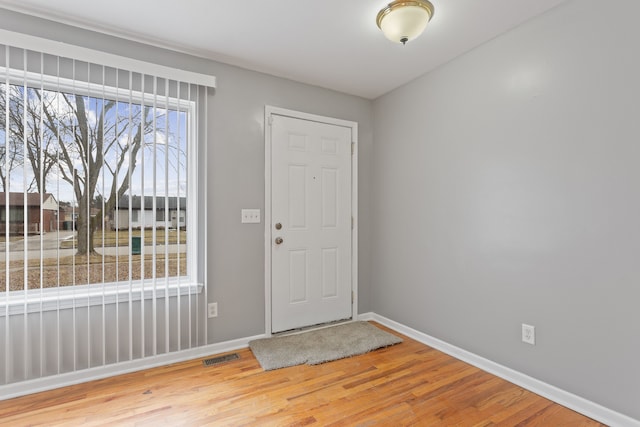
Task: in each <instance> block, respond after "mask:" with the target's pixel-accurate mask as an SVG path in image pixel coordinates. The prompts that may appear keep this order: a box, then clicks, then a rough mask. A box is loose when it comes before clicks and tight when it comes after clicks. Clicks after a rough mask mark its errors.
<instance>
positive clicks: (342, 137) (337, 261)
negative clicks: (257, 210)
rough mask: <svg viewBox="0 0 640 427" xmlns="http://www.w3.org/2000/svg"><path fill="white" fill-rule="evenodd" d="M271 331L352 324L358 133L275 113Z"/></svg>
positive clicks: (272, 162)
mask: <svg viewBox="0 0 640 427" xmlns="http://www.w3.org/2000/svg"><path fill="white" fill-rule="evenodd" d="M269 121H270V122H271V126H270V130H271V216H270V218H271V220H270V223H271V224H270V227H271V229H270V233H267V236H268V238H270V240H271V246H270V249H271V330H272V332H281V331H286V330H290V329H295V328H300V327H304V326H310V325H316V324H321V323H326V322H331V321H335V320H341V319H350V318H352V232H351V229H352V173H351V172H352V171H351V168H352V161H351V157H352V148H351V142H352V128H350V127H346V126H340V125H335V124H328V123H322V122H318V121H312V120H306V119H300V118H292V117H286V116H282V115H277V114H271V118H270V119H269Z"/></svg>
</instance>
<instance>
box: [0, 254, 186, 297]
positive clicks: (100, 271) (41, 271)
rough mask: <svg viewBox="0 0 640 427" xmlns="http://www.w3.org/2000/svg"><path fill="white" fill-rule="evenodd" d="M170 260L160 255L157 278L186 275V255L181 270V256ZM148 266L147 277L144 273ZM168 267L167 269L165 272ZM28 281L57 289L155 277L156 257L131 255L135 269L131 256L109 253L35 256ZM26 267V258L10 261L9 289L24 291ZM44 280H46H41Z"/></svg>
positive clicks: (2, 274) (2, 266)
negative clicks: (42, 259)
mask: <svg viewBox="0 0 640 427" xmlns="http://www.w3.org/2000/svg"><path fill="white" fill-rule="evenodd" d="M167 261H168V263H167V262H165V256H164V254H161V255H157V256H156V268H155V274H156V277H165V276H167V277H176V276H178V273H180V275H181V276H182V275H184V274H186V272H187V260H186V255H185V254H180V265H179V267H180V268H179V269H178V255H177V254H170V255H169V257H168V259H167ZM143 265H144V276H143V273H142V270H143ZM165 268H166V269H167V271H165ZM6 271H7V269H6V263H5V262H4V261H1V262H0V292H5V291H6V289H7V288H6V283H7V279H6ZM26 272H27V283H28V284H29V289H40V283H42V286H43V287H44V288H55V287H57V286H71V285H74V284H75V285H87V284H92V283H98V284H99V283H102V282H116V281H127V280H129V278H130V277H129V273H130V272H131V280H139V279H141V278H142V277H144V278H151V277H152V276H153V260H152V256H151V255H145V258H144V260H142V257H141V256H140V255H132V256H131V268H130V266H129V255H121V256H105V257H103V256H102V255H92V256H91V257H87V256H86V255H83V256H69V257H62V258H60V261H59V262H58V260H57V259H55V258H51V259H45V260H44V262H42V265H41V263H40V260H38V259H34V260H29V261H28V266H27V269H26ZM24 276H25V268H24V261H22V260H20V261H11V262H10V264H9V283H10V287H9V290H11V291H18V290H24V287H25V285H24V283H25V280H24ZM41 279H42V280H41Z"/></svg>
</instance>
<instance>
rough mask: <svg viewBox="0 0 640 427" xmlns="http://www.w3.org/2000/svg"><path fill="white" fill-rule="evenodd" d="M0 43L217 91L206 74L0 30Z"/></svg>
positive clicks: (212, 81)
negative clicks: (0, 41) (1, 41)
mask: <svg viewBox="0 0 640 427" xmlns="http://www.w3.org/2000/svg"><path fill="white" fill-rule="evenodd" d="M0 40H3V44H5V45H8V46H14V47H18V48H22V49H27V50H33V51H35V52H43V53H47V54H50V55H55V56H59V57H62V58H70V59H76V60H79V61H84V62H90V63H92V64H109V67H113V68H120V69H123V70H129V71H132V72H135V73H141V74H147V75H151V76H157V77H162V78H167V79H171V80H177V81H182V82H188V83H194V84H198V85H202V86H208V87H212V88H215V87H216V78H215V76H211V75H208V74H202V73H197V72H193V71H188V70H181V69H179V68H174V67H167V66H164V65H159V64H154V63H151V62H146V61H140V60H139V59H133V58H128V57H125V56H120V55H114V54H112V53H107V52H102V51H99V50H94V49H89V48H85V47H81V46H76V45H72V44H68V43H62V42H58V41H54V40H49V39H44V38H41V37H36V36H31V35H28V34H22V33H16V32H14V31H8V30H1V29H0Z"/></svg>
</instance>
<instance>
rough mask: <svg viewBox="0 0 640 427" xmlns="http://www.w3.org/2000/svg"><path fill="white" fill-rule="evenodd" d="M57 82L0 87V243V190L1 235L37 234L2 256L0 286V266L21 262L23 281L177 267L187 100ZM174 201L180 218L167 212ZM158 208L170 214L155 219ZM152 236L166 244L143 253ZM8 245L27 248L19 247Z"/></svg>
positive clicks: (117, 276) (119, 275)
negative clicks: (56, 85)
mask: <svg viewBox="0 0 640 427" xmlns="http://www.w3.org/2000/svg"><path fill="white" fill-rule="evenodd" d="M85 72H86V71H85ZM67 86H70V87H69V88H67ZM67 86H65V89H64V90H55V89H51V88H48V87H47V88H45V87H41V86H40V85H39V83H38V82H33V84H32V85H31V84H30V85H28V86H26V87H25V85H20V84H11V85H9V93H8V94H7V93H5V92H6V86H5V85H4V84H2V85H0V87H1V91H0V117H2V124H0V126H1V127H2V129H1V130H0V147H1V148H0V172H1V175H2V176H0V185H1V187H0V191H1V192H2V194H1V199H2V201H1V202H0V205H1V206H2V209H1V210H0V221H1V222H2V224H0V231H1V232H2V241H1V242H0V244H3V245H4V244H5V239H6V225H7V213H6V206H4V205H5V194H4V193H5V192H9V193H10V199H11V201H10V205H9V207H8V210H9V215H8V216H9V220H8V223H9V224H8V225H9V234H10V235H11V238H12V239H18V238H21V239H22V238H24V237H25V236H24V232H25V230H26V231H27V237H29V236H40V235H42V239H39V238H37V237H35V238H30V239H29V242H28V243H26V244H27V245H28V247H27V250H26V253H27V257H26V258H27V259H26V260H25V257H21V256H15V257H12V259H14V260H13V261H11V263H10V265H8V266H7V265H6V262H5V260H4V258H3V260H2V263H0V278H1V279H0V291H4V290H5V289H6V283H5V281H6V280H5V272H6V269H7V268H9V269H10V271H23V269H24V268H27V269H28V274H27V276H28V277H27V282H28V287H29V288H40V287H41V285H42V286H43V287H56V286H69V285H82V284H97V283H103V282H107V283H108V282H116V281H121V280H129V279H132V280H139V279H148V278H151V277H153V276H154V271H155V276H156V277H165V276H168V277H175V276H178V275H180V276H184V275H186V273H187V268H186V265H187V254H186V249H185V247H186V246H185V243H186V241H187V233H186V232H184V230H186V224H185V221H184V215H185V212H184V211H186V206H187V201H186V186H187V164H186V158H187V156H186V152H187V147H188V146H189V141H187V133H186V132H185V129H186V128H187V126H188V123H189V122H190V120H192V117H190V115H189V110H188V108H187V107H185V106H180V107H178V105H179V104H178V102H177V100H175V99H167V98H160V97H159V96H155V98H154V97H152V96H146V97H144V99H143V97H142V96H141V95H140V93H139V92H135V93H130V92H129V91H123V92H121V93H120V92H118V93H99V92H100V90H95V89H91V90H89V89H87V86H88V84H87V83H74V84H70V85H67ZM74 88H75V89H77V90H78V92H75V93H74V90H73V89H74ZM67 89H69V90H67ZM80 89H82V91H80ZM103 92H104V90H103ZM111 92H113V90H112V91H111ZM158 99H160V100H161V102H160V101H158ZM154 103H155V105H154ZM159 105H162V107H160V106H159ZM7 109H8V113H9V122H8V126H5V124H4V121H5V120H4V118H5V117H6V116H5V114H6V110H7ZM7 131H8V134H9V137H8V138H6V133H7ZM5 139H7V141H5ZM25 195H26V203H25ZM154 197H155V201H154ZM167 200H168V203H169V204H168V206H166V201H167ZM154 204H155V206H156V207H157V209H156V211H155V212H154V211H153V210H152V209H153V206H154ZM179 209H181V212H180V215H179V224H178V220H177V218H178V217H177V216H176V215H174V216H173V217H172V212H177V211H178V210H179ZM165 217H167V218H170V219H171V218H176V220H175V221H171V222H169V223H168V225H167V227H165V224H164V223H163V224H159V222H164V221H165ZM173 222H176V224H173ZM25 223H26V224H25ZM156 227H157V228H156ZM177 227H182V228H183V231H182V232H181V233H176V232H174V231H173V230H174V229H175V228H177ZM138 243H139V245H138ZM41 244H42V245H43V246H42V247H43V249H46V250H42V251H40V250H39V249H40V246H41ZM157 244H161V245H165V244H166V245H165V246H166V247H167V250H166V253H165V249H164V248H162V249H161V250H157V249H156V255H155V256H152V255H153V251H154V247H155V246H156V245H157ZM135 246H137V247H138V249H140V248H141V250H136V248H135ZM10 247H11V248H14V247H15V248H20V251H23V252H25V249H24V245H11V246H10ZM16 250H17V249H16ZM41 255H42V256H41ZM154 260H155V264H154ZM178 260H179V261H178ZM165 264H167V265H168V266H169V267H168V268H165V267H166V266H165ZM41 267H42V268H41ZM41 270H42V271H41ZM9 281H10V286H11V289H12V290H21V289H23V288H24V275H23V274H11V275H10V280H9Z"/></svg>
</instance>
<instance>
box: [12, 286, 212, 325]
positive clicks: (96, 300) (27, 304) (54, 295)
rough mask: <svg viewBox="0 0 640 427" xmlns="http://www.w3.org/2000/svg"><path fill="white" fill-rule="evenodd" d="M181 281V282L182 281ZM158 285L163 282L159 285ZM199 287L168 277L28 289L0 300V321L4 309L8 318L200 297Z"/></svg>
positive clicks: (200, 288) (200, 289)
mask: <svg viewBox="0 0 640 427" xmlns="http://www.w3.org/2000/svg"><path fill="white" fill-rule="evenodd" d="M181 279H182V280H181ZM159 282H166V283H162V284H160V283H159ZM203 286H204V285H203V284H202V283H198V282H192V281H190V280H187V278H185V277H168V278H166V279H165V278H164V277H163V278H162V280H160V279H156V282H155V284H154V283H153V281H152V280H151V279H149V280H144V281H140V280H137V281H134V282H131V283H129V282H113V283H105V284H104V286H103V285H102V284H101V283H98V284H93V285H75V286H60V287H56V288H44V289H29V290H28V291H27V292H26V295H25V291H13V292H10V294H11V295H10V296H9V298H8V300H7V298H6V296H5V295H3V296H2V298H0V318H2V317H5V315H6V312H7V310H6V307H7V306H8V307H9V315H10V316H13V315H17V314H24V313H25V310H26V313H40V312H46V311H57V310H67V309H72V308H81V307H91V306H96V305H103V304H104V305H108V304H115V303H118V302H129V301H140V300H142V299H144V300H151V299H153V298H154V293H155V298H156V299H160V298H165V297H167V296H168V297H169V298H170V297H175V296H177V295H181V296H182V295H189V294H190V295H195V294H200V293H202V290H203V289H202V288H203Z"/></svg>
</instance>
